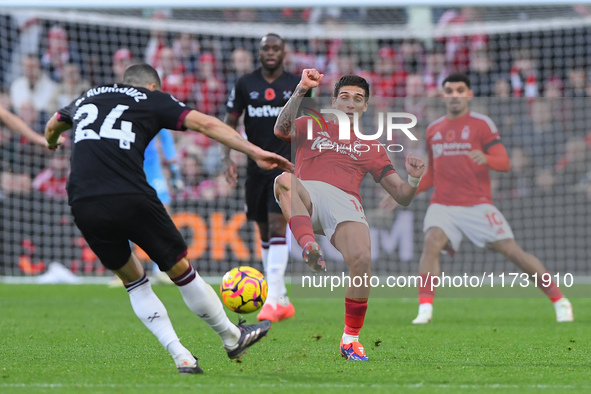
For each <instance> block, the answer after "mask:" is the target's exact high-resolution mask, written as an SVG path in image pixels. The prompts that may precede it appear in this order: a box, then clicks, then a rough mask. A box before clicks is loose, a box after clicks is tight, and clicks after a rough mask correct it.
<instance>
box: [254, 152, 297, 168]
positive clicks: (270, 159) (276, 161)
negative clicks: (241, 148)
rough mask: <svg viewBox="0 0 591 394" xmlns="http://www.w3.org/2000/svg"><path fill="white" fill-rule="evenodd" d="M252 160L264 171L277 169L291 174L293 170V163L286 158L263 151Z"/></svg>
mask: <svg viewBox="0 0 591 394" xmlns="http://www.w3.org/2000/svg"><path fill="white" fill-rule="evenodd" d="M252 159H253V160H254V161H255V162H256V163H257V165H258V166H259V167H260V168H262V169H263V170H274V169H276V168H278V169H280V170H283V171H286V172H291V170H292V165H291V162H290V161H289V160H287V159H286V158H285V157H283V156H279V155H278V154H276V153H273V152H269V151H266V150H263V149H261V150H260V152H259V153H258V154H257V155H256V156H255V157H253V158H252Z"/></svg>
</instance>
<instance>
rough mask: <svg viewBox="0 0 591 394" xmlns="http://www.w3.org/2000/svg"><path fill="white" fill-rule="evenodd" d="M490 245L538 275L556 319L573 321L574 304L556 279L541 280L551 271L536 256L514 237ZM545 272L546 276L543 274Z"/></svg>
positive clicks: (538, 281)
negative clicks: (567, 297) (528, 251)
mask: <svg viewBox="0 0 591 394" xmlns="http://www.w3.org/2000/svg"><path fill="white" fill-rule="evenodd" d="M489 247H490V248H491V249H493V250H495V251H497V252H499V253H502V254H503V255H504V256H505V257H506V258H507V259H508V260H509V261H511V262H512V263H514V264H515V265H517V266H518V267H519V268H521V270H522V271H523V272H526V273H527V274H529V275H530V277H531V276H533V275H537V278H538V279H537V283H538V287H539V288H540V290H542V291H543V292H544V293H546V295H547V296H548V298H549V299H550V301H552V303H553V304H554V309H555V312H556V320H557V321H558V322H571V321H573V320H574V316H573V310H572V305H571V303H570V301H569V300H568V299H566V298H565V297H564V295H563V294H562V291H560V288H559V287H558V286H557V285H556V283H555V282H554V280H550V281H548V280H547V281H543V280H541V278H547V277H548V275H549V273H548V271H547V270H546V267H544V265H543V264H542V262H541V261H540V260H539V259H538V258H537V257H536V256H534V255H532V254H530V253H527V252H525V251H524V250H523V249H522V248H521V247H520V246H519V245H518V244H517V242H515V240H514V239H503V240H501V241H497V242H493V243H492V244H490V245H489ZM544 274H546V276H543V275H544ZM549 279H552V277H551V276H550V278H549Z"/></svg>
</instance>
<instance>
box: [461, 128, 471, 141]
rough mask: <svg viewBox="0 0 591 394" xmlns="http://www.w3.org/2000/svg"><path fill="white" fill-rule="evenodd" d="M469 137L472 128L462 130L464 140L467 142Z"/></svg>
mask: <svg viewBox="0 0 591 394" xmlns="http://www.w3.org/2000/svg"><path fill="white" fill-rule="evenodd" d="M469 137H470V127H468V126H464V129H463V130H462V139H463V140H467V139H468V138H469Z"/></svg>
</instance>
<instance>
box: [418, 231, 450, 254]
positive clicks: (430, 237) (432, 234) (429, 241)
mask: <svg viewBox="0 0 591 394" xmlns="http://www.w3.org/2000/svg"><path fill="white" fill-rule="evenodd" d="M448 241H449V240H448V238H447V237H446V235H445V233H444V232H443V231H441V230H438V231H428V232H427V234H425V241H424V249H425V251H427V252H430V253H439V252H441V250H442V249H443V248H444V247H445V245H446V244H447V242H448Z"/></svg>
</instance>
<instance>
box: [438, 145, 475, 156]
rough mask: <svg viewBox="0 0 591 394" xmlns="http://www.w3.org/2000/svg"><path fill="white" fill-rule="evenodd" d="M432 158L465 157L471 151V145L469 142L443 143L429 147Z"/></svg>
mask: <svg viewBox="0 0 591 394" xmlns="http://www.w3.org/2000/svg"><path fill="white" fill-rule="evenodd" d="M431 150H432V151H433V158H435V159H436V158H438V157H440V156H442V155H443V156H459V155H466V154H468V152H470V151H471V150H472V144H471V143H469V142H444V143H439V144H433V145H431Z"/></svg>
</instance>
